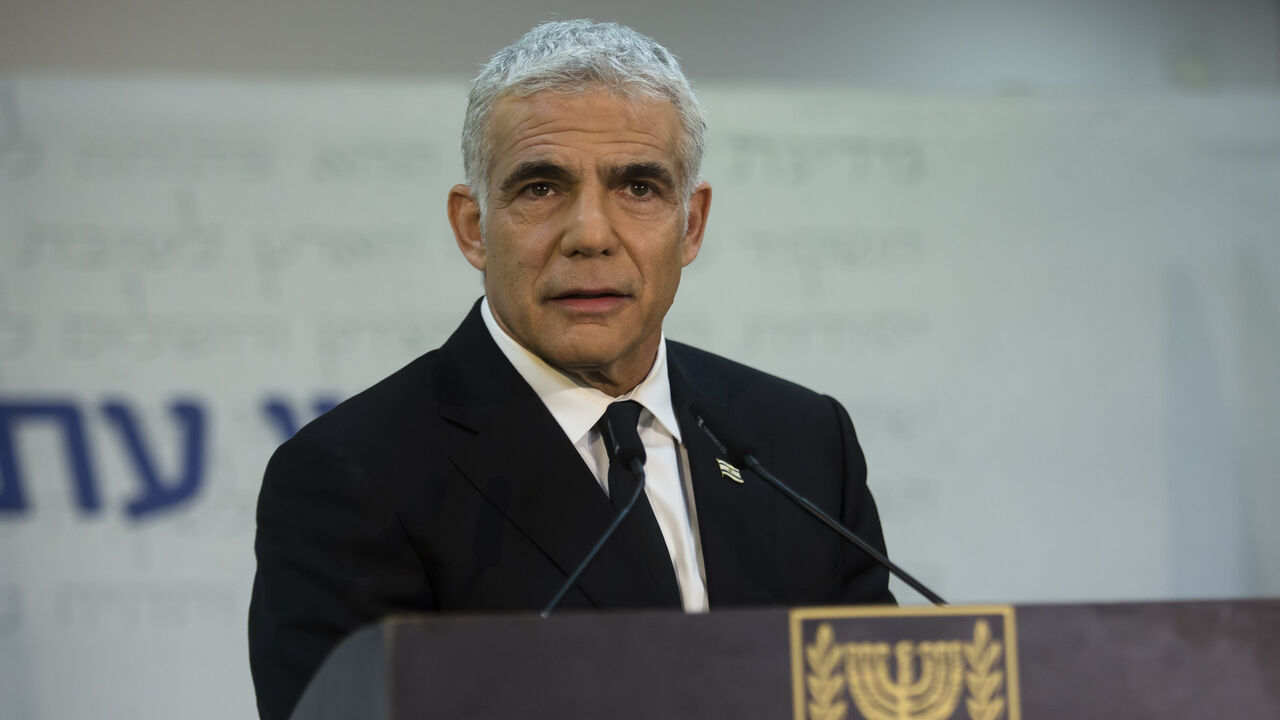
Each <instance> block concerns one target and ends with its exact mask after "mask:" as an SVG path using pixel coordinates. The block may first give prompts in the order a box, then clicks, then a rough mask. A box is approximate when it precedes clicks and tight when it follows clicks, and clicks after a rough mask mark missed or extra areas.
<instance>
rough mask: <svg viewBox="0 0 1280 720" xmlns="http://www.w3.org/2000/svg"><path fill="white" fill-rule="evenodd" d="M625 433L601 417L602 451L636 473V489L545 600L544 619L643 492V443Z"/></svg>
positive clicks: (614, 461)
mask: <svg viewBox="0 0 1280 720" xmlns="http://www.w3.org/2000/svg"><path fill="white" fill-rule="evenodd" d="M629 435H630V436H631V437H627V436H626V435H624V436H622V437H619V435H618V433H616V432H614V430H613V423H612V422H611V421H610V420H609V418H608V417H607V416H606V417H605V420H604V425H603V426H601V428H600V436H601V438H603V439H604V451H605V453H606V454H608V456H609V464H610V465H612V464H613V463H616V462H621V463H622V464H623V465H625V466H626V467H627V469H628V470H630V471H631V474H633V475H635V476H636V489H635V491H633V492H632V493H631V497H630V498H628V499H627V504H626V505H623V506H622V509H621V510H619V511H618V514H617V515H616V516H615V517H614V518H613V522H612V523H610V524H609V527H607V528H605V531H604V533H603V534H602V535H600V539H599V540H597V541H596V544H595V545H593V546H592V547H591V551H590V552H588V553H587V556H586V557H585V558H583V559H582V562H580V563H578V567H576V568H574V570H573V573H572V574H571V575H569V579H568V580H566V581H565V582H564V584H563V585H561V586H560V589H559V590H558V591H556V594H555V596H554V597H552V598H551V602H549V603H547V607H546V608H544V609H543V611H542V612H541V613H540V615H541V616H542V617H543V618H544V619H545V618H546V617H547V616H549V615H551V611H552V610H554V609H555V607H556V605H559V604H560V600H561V598H563V597H564V595H565V593H567V592H569V588H571V587H573V584H574V583H575V582H577V581H578V577H579V576H580V575H582V572H583V571H584V570H586V569H587V566H588V565H590V564H591V561H592V560H594V559H595V557H596V554H597V553H599V552H600V548H602V547H604V544H605V541H607V540H608V539H609V538H610V537H612V536H613V533H614V531H615V530H617V529H618V526H619V525H621V524H622V521H623V520H625V519H626V518H627V515H630V514H631V508H632V506H634V505H635V504H636V500H638V499H639V498H640V493H643V492H644V459H645V453H644V444H643V443H642V442H640V436H639V435H637V434H636V433H629ZM612 490H613V488H610V491H612Z"/></svg>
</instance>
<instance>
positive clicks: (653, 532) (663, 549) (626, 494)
mask: <svg viewBox="0 0 1280 720" xmlns="http://www.w3.org/2000/svg"><path fill="white" fill-rule="evenodd" d="M641 409H642V408H641V406H640V403H638V402H636V401H634V400H626V401H624V402H616V403H613V404H611V405H610V406H609V407H608V408H607V409H606V410H605V411H604V417H603V418H601V420H600V424H601V425H603V424H604V423H605V422H608V423H609V425H610V427H611V428H612V430H613V433H614V434H615V435H617V436H618V438H619V444H620V445H623V446H632V447H638V448H640V449H641V454H640V462H641V464H643V463H644V459H645V458H644V451H643V448H644V445H642V444H641V443H640V433H639V432H638V431H637V430H636V427H637V425H638V424H639V422H640V410H641ZM610 452H612V451H610ZM639 482H640V480H639V478H637V477H636V476H635V475H634V474H632V472H631V470H630V469H629V468H628V467H627V466H626V463H625V462H624V461H623V460H621V459H618V458H614V457H610V458H609V500H610V502H612V503H613V506H614V507H615V508H617V509H619V510H621V509H622V507H623V506H624V505H626V504H627V501H628V500H630V499H631V495H632V494H633V493H634V492H635V490H636V486H637V485H638V484H639ZM619 530H625V531H627V536H628V537H630V539H631V542H632V543H633V544H634V546H635V548H636V550H637V552H639V554H640V556H641V557H642V558H643V560H644V563H645V565H646V566H647V567H648V569H649V574H650V575H651V576H652V577H653V581H654V583H655V585H656V586H657V587H659V588H661V589H662V590H663V594H664V595H667V596H668V597H669V598H671V600H672V601H673V603H674V604H675V605H676V606H679V605H680V604H681V602H680V586H679V584H678V583H677V582H676V574H675V569H674V568H673V567H672V564H671V554H670V553H669V552H668V551H667V541H666V540H664V539H663V537H662V528H661V527H659V526H658V519H657V518H656V517H654V515H653V506H651V505H650V504H649V498H648V497H646V496H645V494H644V493H643V492H642V493H640V496H639V497H638V498H636V504H635V505H634V506H633V507H632V508H631V515H630V516H628V517H627V519H626V520H624V521H623V523H622V527H620V528H619Z"/></svg>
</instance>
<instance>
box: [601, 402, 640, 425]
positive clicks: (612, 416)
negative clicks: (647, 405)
mask: <svg viewBox="0 0 1280 720" xmlns="http://www.w3.org/2000/svg"><path fill="white" fill-rule="evenodd" d="M643 409H644V406H643V405H641V404H640V403H638V402H636V401H635V400H623V401H622V402H616V403H612V404H610V405H609V407H607V408H605V410H604V419H605V420H607V421H609V422H611V423H613V424H614V425H615V426H617V425H630V426H631V427H633V428H634V427H636V426H637V425H639V424H640V411H641V410H643Z"/></svg>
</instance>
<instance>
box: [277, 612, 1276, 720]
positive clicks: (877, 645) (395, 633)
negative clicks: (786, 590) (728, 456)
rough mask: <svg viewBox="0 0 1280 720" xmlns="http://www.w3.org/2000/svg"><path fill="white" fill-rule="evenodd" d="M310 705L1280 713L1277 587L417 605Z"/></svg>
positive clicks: (315, 714)
mask: <svg viewBox="0 0 1280 720" xmlns="http://www.w3.org/2000/svg"><path fill="white" fill-rule="evenodd" d="M293 717H294V718H295V720H336V719H339V718H342V719H346V718H360V719H361V720H405V719H408V718H415V719H418V718H435V717H440V718H618V719H630V718H770V719H777V718H806V719H808V718H819V717H821V718H831V719H833V720H834V719H836V718H848V719H849V720H853V719H855V718H862V717H867V718H875V720H886V719H888V718H921V719H924V718H929V719H930V720H949V719H950V718H968V719H971V720H977V718H982V719H983V720H999V719H1001V718H1006V719H1008V720H1019V719H1020V718H1027V719H1028V720H1056V719H1059V718H1061V719H1063V720H1066V719H1068V718H1070V719H1072V720H1075V719H1078V718H1091V719H1098V718H1125V719H1126V720H1134V719H1139V718H1160V719H1161V720H1168V719H1171V718H1232V719H1233V720H1242V719H1253V718H1257V719H1259V720H1261V719H1263V718H1266V719H1269V720H1274V719H1275V718H1280V600H1243V601H1224V602H1217V601H1214V602H1167V603H1116V604H1090V605H1022V606H970V607H965V606H958V607H948V608H939V609H931V608H901V609H899V608H864V607H836V608H796V609H792V610H786V609H770V610H726V611H717V612H712V613H708V614H704V615H685V614H681V613H675V612H671V613H665V612H663V613H658V612H650V613H592V614H572V613H566V614H563V615H558V616H552V617H550V618H548V619H545V620H544V619H541V618H539V617H537V616H532V615H530V616H525V615H497V616H401V617H394V618H390V619H388V620H386V621H384V622H382V623H380V624H378V625H375V626H371V627H368V628H365V629H363V630H361V631H359V632H356V633H354V634H353V635H351V636H350V637H348V638H347V639H346V640H344V641H343V642H342V643H341V644H340V645H339V646H338V647H337V648H336V649H335V650H334V652H333V653H332V654H331V655H330V656H329V658H328V659H327V660H326V661H325V663H324V665H323V666H322V667H321V668H320V670H319V671H318V672H317V674H316V676H315V677H314V678H313V679H312V682H311V684H310V685H309V686H308V688H307V690H306V691H305V692H304V694H303V696H302V699H301V700H300V702H299V704H298V707H297V709H296V710H295V712H294V714H293Z"/></svg>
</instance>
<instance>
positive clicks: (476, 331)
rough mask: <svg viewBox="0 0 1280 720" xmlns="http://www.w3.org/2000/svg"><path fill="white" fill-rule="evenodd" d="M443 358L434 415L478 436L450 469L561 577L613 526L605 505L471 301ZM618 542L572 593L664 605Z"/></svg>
mask: <svg viewBox="0 0 1280 720" xmlns="http://www.w3.org/2000/svg"><path fill="white" fill-rule="evenodd" d="M481 302H483V300H482V301H481ZM441 361H442V362H443V363H446V364H447V365H448V367H445V368H443V371H442V372H441V376H442V377H446V378H451V379H453V380H454V382H452V383H451V384H450V386H449V387H447V388H446V387H442V388H441V389H440V392H441V398H442V406H441V414H442V415H443V416H444V417H445V418H446V419H449V420H451V421H453V422H455V423H458V424H460V425H462V426H464V427H466V428H468V429H470V430H472V431H473V432H475V433H476V434H475V437H474V438H472V439H471V440H470V441H468V442H465V443H463V444H462V445H460V446H459V447H457V448H456V449H455V450H454V452H453V453H452V456H451V459H452V461H453V463H454V465H455V467H457V468H458V470H459V472H461V473H462V475H463V476H464V477H465V478H466V479H467V481H468V482H470V483H471V484H472V485H473V486H474V487H475V488H476V490H478V491H479V492H480V493H481V494H482V495H483V496H484V497H485V498H486V499H487V500H488V501H489V503H490V504H492V505H493V506H494V507H495V508H496V509H497V510H498V511H499V512H501V513H503V515H505V516H506V518H507V519H508V520H510V522H511V523H512V524H513V525H515V526H516V527H517V528H519V530H520V531H521V532H522V533H523V534H524V535H525V536H526V537H527V538H528V539H529V540H530V541H531V542H532V543H534V544H535V545H536V546H537V547H538V548H539V549H540V550H541V551H542V552H544V553H545V554H546V555H547V556H548V557H549V558H550V559H551V561H552V562H553V563H555V565H556V566H557V567H559V568H560V570H561V572H562V573H563V575H564V577H565V578H566V579H567V577H568V575H569V573H571V572H572V571H573V569H574V568H575V567H577V565H578V563H580V562H581V561H582V559H583V558H584V557H585V556H586V554H587V552H588V551H589V550H590V548H591V547H592V546H593V545H594V544H595V542H596V540H597V539H598V538H599V537H600V535H602V534H603V533H604V531H605V529H606V528H607V527H608V525H609V523H610V522H611V521H612V520H613V516H614V509H613V505H612V504H611V503H610V502H609V499H608V497H607V496H606V495H605V493H604V491H603V490H602V489H601V487H600V484H599V483H598V482H597V481H596V479H595V476H593V475H592V474H591V471H590V470H589V469H588V468H587V466H586V465H585V464H584V463H583V462H582V457H581V456H580V455H579V454H578V452H577V450H575V449H574V447H573V445H572V443H570V442H569V440H568V438H566V437H565V436H564V433H563V432H562V431H561V429H560V425H559V424H558V423H556V421H555V418H554V417H552V415H551V413H550V411H548V410H547V408H546V406H545V405H544V404H543V403H542V401H541V400H540V399H539V398H538V396H537V394H536V393H534V392H533V389H532V388H530V387H529V385H528V384H527V383H526V382H525V381H524V378H522V377H520V374H519V373H517V372H516V370H515V368H513V367H512V366H511V364H510V363H509V362H508V361H507V359H506V357H505V356H503V355H502V351H501V350H499V349H498V346H497V344H495V343H494V341H493V338H492V337H490V336H489V332H488V330H487V329H486V328H485V327H484V321H483V319H482V318H481V317H480V313H479V303H477V304H476V306H475V307H474V308H473V309H472V311H471V313H470V314H469V315H468V316H467V319H466V320H465V321H463V324H462V326H461V327H459V329H458V331H457V332H455V333H454V335H453V337H451V338H450V339H449V341H448V342H447V343H445V345H444V346H443V347H442V348H441ZM620 529H621V528H620ZM624 537H625V536H622V535H620V536H617V537H614V538H611V539H610V540H609V542H607V543H605V545H604V547H602V548H601V550H600V554H599V555H597V556H596V558H595V560H593V561H592V563H591V565H590V566H589V567H588V568H587V570H586V571H585V572H584V573H583V574H582V576H581V578H580V579H579V580H578V582H577V586H576V587H577V589H578V590H579V591H581V592H582V593H583V594H584V595H585V596H586V597H587V599H588V600H589V601H590V602H591V604H592V605H593V606H595V607H600V608H614V607H616V608H621V607H661V606H664V605H669V604H670V599H669V597H667V596H665V595H663V594H662V593H660V592H659V591H658V589H657V588H655V587H654V586H653V585H652V583H650V582H648V580H647V578H648V574H647V570H646V567H645V565H644V563H643V560H642V558H641V557H640V556H639V555H638V554H637V553H636V552H635V548H634V546H633V545H632V544H631V543H629V542H624ZM547 599H548V600H550V597H549V596H548V598H547Z"/></svg>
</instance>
